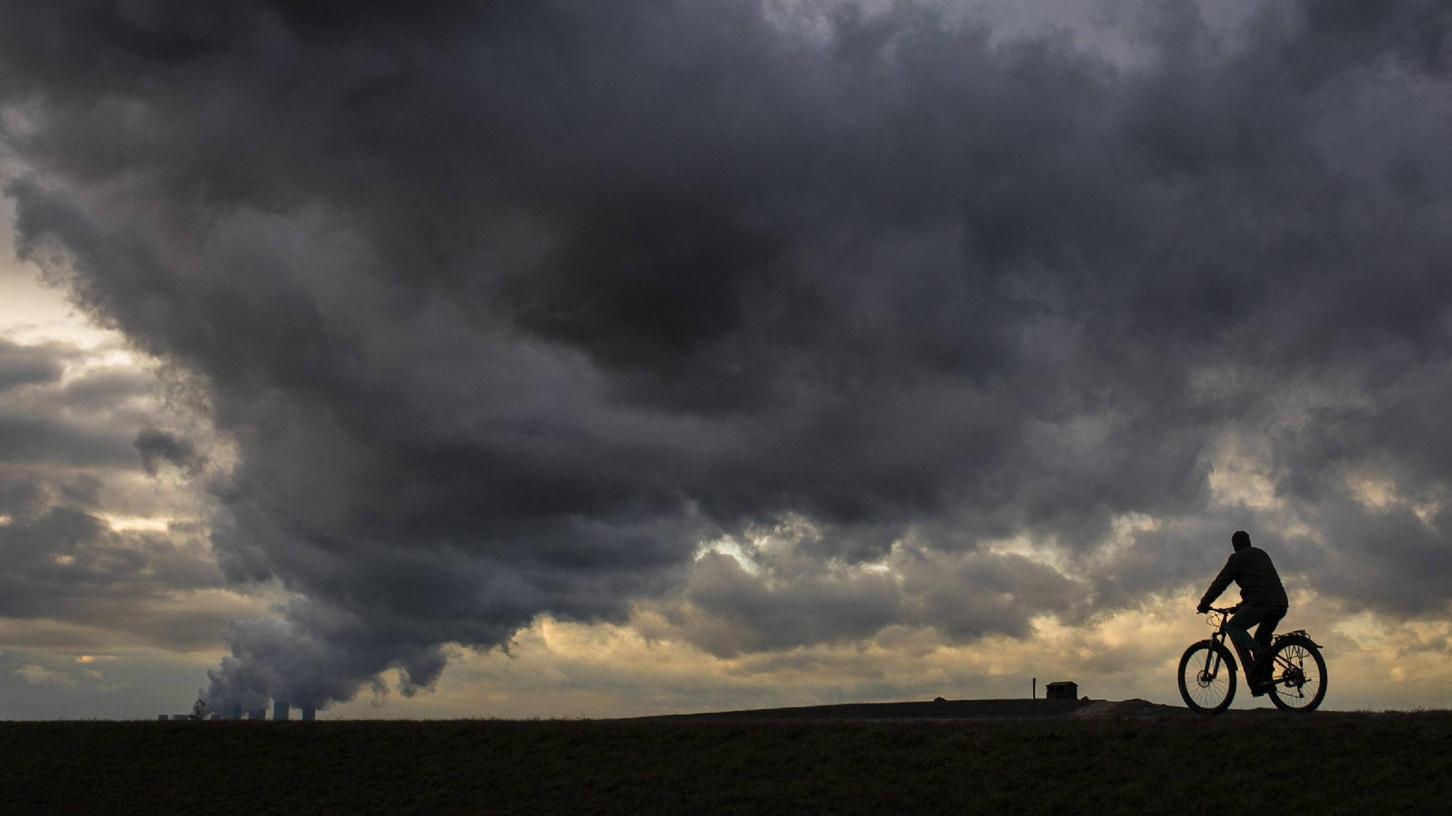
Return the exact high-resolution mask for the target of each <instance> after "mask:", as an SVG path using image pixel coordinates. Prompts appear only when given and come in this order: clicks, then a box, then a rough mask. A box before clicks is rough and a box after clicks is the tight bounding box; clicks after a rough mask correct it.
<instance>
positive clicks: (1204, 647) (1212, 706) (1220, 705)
mask: <svg viewBox="0 0 1452 816" xmlns="http://www.w3.org/2000/svg"><path fill="white" fill-rule="evenodd" d="M1178 680H1179V683H1180V697H1182V698H1184V700H1185V705H1187V706H1189V707H1190V710H1191V711H1194V712H1196V713H1197V714H1219V713H1220V712H1222V711H1224V710H1225V709H1227V708H1229V707H1230V701H1231V700H1233V699H1235V660H1234V658H1232V657H1231V656H1230V652H1229V650H1227V649H1226V648H1225V647H1224V646H1221V645H1220V644H1219V643H1216V642H1215V641H1213V640H1202V641H1200V642H1199V643H1196V644H1193V645H1192V646H1190V648H1188V649H1186V650H1185V654H1184V655H1182V656H1181V657H1180V676H1179V678H1178Z"/></svg>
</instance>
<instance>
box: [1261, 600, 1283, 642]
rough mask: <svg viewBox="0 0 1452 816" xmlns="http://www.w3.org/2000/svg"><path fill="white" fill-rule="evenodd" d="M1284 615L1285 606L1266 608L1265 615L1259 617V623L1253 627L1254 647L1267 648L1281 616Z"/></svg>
mask: <svg viewBox="0 0 1452 816" xmlns="http://www.w3.org/2000/svg"><path fill="white" fill-rule="evenodd" d="M1285 616H1286V607H1284V606H1279V607H1272V608H1270V609H1268V610H1266V613H1265V616H1264V617H1262V618H1261V619H1260V625H1259V626H1257V627H1255V642H1256V648H1257V649H1260V650H1265V649H1269V648H1270V645H1271V638H1273V637H1274V636H1275V633H1276V626H1277V625H1278V624H1279V623H1280V622H1281V618H1284V617H1285Z"/></svg>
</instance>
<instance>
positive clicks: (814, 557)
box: [0, 0, 1452, 718]
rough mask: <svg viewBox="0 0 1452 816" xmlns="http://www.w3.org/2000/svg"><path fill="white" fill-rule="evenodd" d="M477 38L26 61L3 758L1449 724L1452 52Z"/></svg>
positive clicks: (1180, 37) (64, 33)
mask: <svg viewBox="0 0 1452 816" xmlns="http://www.w3.org/2000/svg"><path fill="white" fill-rule="evenodd" d="M428 8H429V10H427V11H420V10H419V9H418V8H414V7H407V8H406V7H405V6H404V5H400V4H391V3H379V4H376V5H374V4H368V3H292V2H288V3H281V2H279V3H264V2H255V3H250V4H247V3H236V4H197V3H186V2H160V1H159V0H158V1H155V2H119V1H118V0H112V1H109V2H108V1H103V0H95V2H80V1H79V0H77V2H52V3H24V2H4V3H0V176H3V180H4V184H5V188H4V189H5V199H4V204H3V210H0V215H3V216H4V221H5V223H6V225H7V228H6V229H5V230H4V233H5V235H4V237H3V238H0V564H3V570H0V717H14V718H25V717H59V716H118V717H125V716H149V715H151V714H154V713H156V712H157V711H165V710H170V709H175V710H185V709H186V708H187V707H189V706H190V703H191V701H192V700H193V699H195V696H196V695H197V693H198V691H199V690H201V691H202V693H204V694H206V695H208V696H210V698H211V699H212V700H213V701H214V702H224V701H245V702H249V703H250V702H253V701H256V700H259V699H261V698H263V697H267V696H271V697H274V698H282V699H288V700H290V701H293V702H294V703H302V702H315V703H317V704H320V705H323V706H327V707H328V709H327V710H328V714H329V715H331V716H430V717H431V716H524V715H614V714H634V713H658V712H668V711H684V710H700V709H711V708H728V707H742V706H748V705H774V704H802V703H812V702H826V701H845V700H893V699H918V698H928V699H930V698H931V697H933V696H937V695H943V696H946V697H984V696H1018V695H1021V694H1022V693H1025V692H1026V691H1027V690H1028V686H1029V678H1031V677H1038V678H1039V679H1040V680H1041V681H1044V680H1054V679H1074V680H1078V681H1079V682H1080V684H1081V686H1082V687H1083V690H1084V692H1085V693H1086V694H1089V695H1090V696H1093V697H1108V698H1127V697H1143V698H1147V699H1152V700H1156V701H1161V702H1172V701H1174V700H1175V699H1176V698H1177V694H1176V691H1175V687H1174V665H1175V661H1177V660H1178V657H1179V654H1180V652H1181V651H1182V650H1183V648H1184V646H1185V645H1187V644H1188V643H1189V642H1190V641H1192V640H1194V639H1197V638H1199V637H1202V636H1203V634H1204V632H1205V631H1206V630H1205V628H1204V624H1203V622H1202V621H1201V619H1199V618H1198V617H1197V616H1196V615H1195V614H1194V607H1195V603H1196V601H1197V600H1198V598H1199V595H1200V593H1201V592H1202V591H1203V589H1204V586H1205V585H1206V584H1208V582H1209V580H1210V578H1211V577H1212V576H1213V575H1214V573H1215V571H1216V570H1217V569H1218V568H1219V566H1220V565H1221V564H1222V563H1223V561H1224V559H1225V557H1226V556H1227V555H1228V554H1229V552H1230V545H1229V537H1230V534H1231V533H1232V532H1233V531H1235V530H1237V529H1246V530H1248V531H1250V533H1251V536H1252V537H1253V539H1254V540H1255V542H1256V543H1257V544H1258V545H1262V546H1264V547H1265V548H1266V549H1267V550H1268V551H1269V552H1270V553H1271V555H1272V557H1273V559H1274V560H1275V562H1276V564H1277V565H1278V567H1279V568H1280V571H1281V574H1282V576H1283V577H1284V578H1285V580H1286V583H1287V585H1288V589H1289V590H1290V595H1291V600H1292V609H1291V612H1290V615H1289V616H1288V617H1287V619H1286V622H1285V624H1284V626H1286V627H1289V628H1299V627H1305V628H1309V629H1311V630H1312V632H1313V634H1314V635H1315V636H1316V637H1317V639H1318V640H1319V641H1321V642H1323V643H1325V644H1327V646H1328V652H1327V654H1328V659H1329V661H1330V664H1331V673H1332V678H1333V679H1332V682H1331V683H1330V684H1329V688H1330V694H1329V696H1328V700H1327V705H1328V706H1331V707H1342V708H1348V707H1362V706H1369V707H1388V706H1401V707H1405V706H1441V707H1445V706H1448V705H1452V618H1449V610H1452V606H1449V604H1452V581H1449V580H1448V578H1447V576H1448V575H1449V574H1452V539H1449V535H1448V534H1449V531H1452V505H1449V503H1448V502H1449V491H1452V424H1449V423H1448V422H1447V420H1446V417H1447V412H1448V407H1447V406H1448V405H1449V403H1452V275H1449V274H1448V273H1449V271H1452V270H1449V261H1452V151H1449V150H1448V136H1449V133H1452V93H1449V92H1452V41H1449V32H1452V6H1448V5H1447V4H1446V3H1442V2H1438V0H1419V1H1418V2H1360V1H1359V0H1324V1H1322V2H1312V0H1303V1H1302V2H1281V1H1280V0H1277V2H1269V0H1267V2H1259V3H1258V2H1249V1H1247V2H1236V3H1221V2H1215V3H1206V4H1204V7H1203V8H1200V7H1197V6H1196V5H1195V4H1193V3H1187V4H1163V3H1157V2H1138V0H1102V2H1067V0H1063V1H1060V0H1038V2H1029V3H1024V2H1007V0H1002V1H1000V0H994V1H993V2H982V3H975V2H968V0H963V2H919V3H913V2H898V3H890V2H864V3H860V4H859V3H851V2H834V1H833V0H818V1H816V2H811V1H809V0H802V1H801V2H791V1H790V0H777V1H775V2H772V1H770V0H762V2H751V1H750V0H742V1H741V2H719V1H718V0H642V1H640V2H619V3H589V2H565V1H564V0H560V2H538V1H535V2H520V3H509V2H489V3H485V2H479V3H468V2H450V3H440V4H432V5H430V6H429V7H428ZM1233 598H1234V590H1232V591H1231V593H1230V594H1229V595H1227V596H1226V599H1227V600H1233Z"/></svg>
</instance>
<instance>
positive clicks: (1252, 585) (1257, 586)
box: [1195, 530, 1291, 697]
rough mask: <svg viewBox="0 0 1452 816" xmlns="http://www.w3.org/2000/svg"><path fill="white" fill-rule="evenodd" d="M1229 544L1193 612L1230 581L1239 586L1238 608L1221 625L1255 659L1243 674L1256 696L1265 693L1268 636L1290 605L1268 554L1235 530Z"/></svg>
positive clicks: (1204, 608)
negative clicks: (1225, 558)
mask: <svg viewBox="0 0 1452 816" xmlns="http://www.w3.org/2000/svg"><path fill="white" fill-rule="evenodd" d="M1230 544H1231V546H1232V547H1234V548H1235V552H1233V553H1231V554H1230V560H1228V561H1226V562H1225V568H1224V569H1222V570H1220V574H1219V575H1217V576H1215V580H1214V581H1211V582H1210V588H1209V589H1207V590H1205V596H1204V597H1203V598H1201V599H1200V605H1199V606H1198V607H1196V608H1195V611H1197V612H1199V613H1200V614H1202V615H1203V614H1205V613H1206V612H1208V611H1210V604H1212V603H1214V601H1215V599H1216V598H1218V597H1220V593H1222V592H1224V591H1225V588H1226V587H1228V586H1230V582H1231V581H1234V582H1235V583H1236V584H1237V585H1239V586H1240V606H1238V607H1237V608H1236V610H1235V615H1234V616H1233V617H1232V618H1231V619H1230V620H1229V621H1228V622H1227V623H1226V624H1225V631H1226V632H1228V633H1229V634H1230V639H1231V640H1232V641H1234V642H1235V644H1236V645H1237V646H1239V647H1240V648H1242V649H1244V650H1245V651H1246V653H1247V654H1250V655H1252V656H1253V657H1254V658H1255V664H1254V666H1253V667H1248V670H1247V672H1246V674H1247V676H1248V677H1250V678H1251V684H1250V693H1251V694H1253V695H1255V696H1257V697H1259V696H1260V695H1262V694H1265V692H1266V688H1265V685H1264V679H1265V678H1264V677H1263V675H1264V673H1265V672H1264V670H1265V669H1267V668H1269V661H1268V660H1265V659H1264V658H1265V657H1266V656H1268V655H1269V654H1270V645H1271V636H1272V635H1273V634H1275V631H1276V624H1278V623H1280V622H1281V619H1282V618H1284V617H1285V616H1286V610H1287V609H1289V608H1290V605H1291V604H1290V601H1289V600H1288V599H1287V598H1286V588H1285V587H1284V586H1282V585H1281V576H1280V573H1278V572H1276V567H1275V564H1272V563H1271V558H1270V555H1269V554H1267V553H1266V551H1265V550H1262V549H1260V548H1258V547H1252V546H1250V534H1249V533H1247V532H1245V531H1244V530H1237V531H1236V532H1235V535H1232V536H1231V537H1230ZM1256 624H1260V625H1259V626H1257V627H1256V630H1255V637H1251V635H1250V631H1249V630H1250V627H1251V626H1255V625H1256Z"/></svg>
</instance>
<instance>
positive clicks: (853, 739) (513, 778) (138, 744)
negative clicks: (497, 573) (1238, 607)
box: [0, 712, 1452, 814]
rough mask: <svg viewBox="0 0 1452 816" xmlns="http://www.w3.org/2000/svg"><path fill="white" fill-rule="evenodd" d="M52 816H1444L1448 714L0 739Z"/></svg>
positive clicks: (15, 728) (560, 725)
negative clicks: (1229, 815)
mask: <svg viewBox="0 0 1452 816" xmlns="http://www.w3.org/2000/svg"><path fill="white" fill-rule="evenodd" d="M0 804H3V807H4V810H5V812H8V813H16V814H42V813H118V814H123V813H189V814H210V813H246V814H258V813H288V814H294V813H296V814H306V813H338V814H360V813H428V814H435V813H438V814H488V813H521V814H523V813H528V814H551V813H632V814H637V813H682V814H688V813H697V812H700V813H741V814H760V813H790V814H802V813H891V814H897V813H963V812H987V813H1073V814H1079V813H1093V814H1100V813H1210V812H1221V813H1225V812H1250V811H1252V810H1255V811H1257V812H1259V813H1307V812H1319V813H1357V812H1360V813H1366V814H1370V813H1447V812H1452V714H1449V713H1446V712H1428V713H1413V714H1335V713H1328V712H1318V713H1316V714H1313V715H1310V716H1309V717H1306V716H1286V715H1281V714H1277V713H1273V712H1265V713H1263V714H1252V715H1245V716H1239V717H1225V718H1219V719H1198V718H1173V719H1161V720H1128V719H1126V720H1092V719H1076V718H1060V719H1037V720H1024V721H1013V720H996V721H912V720H903V721H881V722H842V721H820V722H791V721H776V722H739V721H689V720H655V721H651V720H637V721H588V720H587V721H535V722H514V721H490V720H480V721H456V722H317V723H296V722H294V723H286V724H284V723H246V722H237V723H143V722H136V723H107V722H94V723H0Z"/></svg>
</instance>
